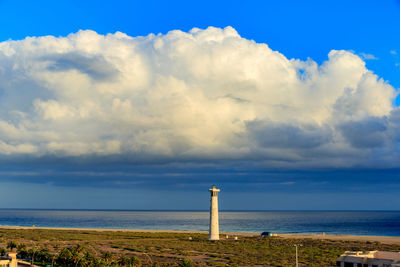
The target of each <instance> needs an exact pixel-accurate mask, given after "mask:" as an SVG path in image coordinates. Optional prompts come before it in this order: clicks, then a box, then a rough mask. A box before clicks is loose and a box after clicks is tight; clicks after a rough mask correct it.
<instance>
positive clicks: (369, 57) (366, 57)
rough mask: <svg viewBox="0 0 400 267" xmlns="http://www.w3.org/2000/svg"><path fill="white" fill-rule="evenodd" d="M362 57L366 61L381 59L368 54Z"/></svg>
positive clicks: (362, 54)
mask: <svg viewBox="0 0 400 267" xmlns="http://www.w3.org/2000/svg"><path fill="white" fill-rule="evenodd" d="M360 56H361V58H362V59H364V60H377V59H379V58H377V57H376V56H374V55H373V54H367V53H360Z"/></svg>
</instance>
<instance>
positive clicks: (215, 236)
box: [208, 185, 220, 240]
mask: <svg viewBox="0 0 400 267" xmlns="http://www.w3.org/2000/svg"><path fill="white" fill-rule="evenodd" d="M208 191H210V194H211V201H210V231H209V233H210V236H209V239H210V240H219V224H218V192H219V191H220V190H219V189H217V188H215V185H213V186H212V188H211V189H208Z"/></svg>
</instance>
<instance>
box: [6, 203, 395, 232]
mask: <svg viewBox="0 0 400 267" xmlns="http://www.w3.org/2000/svg"><path fill="white" fill-rule="evenodd" d="M219 218H220V220H219V224H220V231H221V232H251V233H261V232H265V231H267V232H272V233H313V234H320V233H322V232H325V233H327V234H344V235H374V236H400V211H220V212H219ZM0 225H3V226H32V225H34V226H37V227H61V228H104V229H156V230H190V231H208V225H209V212H208V211H151V210H148V211H144V210H141V211H135V210H36V209H0Z"/></svg>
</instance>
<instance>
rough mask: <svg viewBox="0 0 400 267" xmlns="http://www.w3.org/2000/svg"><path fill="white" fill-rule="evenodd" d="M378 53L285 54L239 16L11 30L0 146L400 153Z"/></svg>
mask: <svg viewBox="0 0 400 267" xmlns="http://www.w3.org/2000/svg"><path fill="white" fill-rule="evenodd" d="M371 56H372V55H367V54H364V55H361V57H360V56H357V55H355V54H354V53H352V52H349V51H344V50H332V51H331V52H330V53H329V55H328V60H326V61H325V62H323V63H322V64H321V65H318V64H317V63H316V62H314V61H313V60H312V59H308V60H306V61H301V60H298V59H288V58H286V57H285V56H284V55H283V54H281V53H279V52H277V51H273V50H272V49H270V48H269V47H268V45H267V44H263V43H256V42H254V41H252V40H248V39H245V38H242V37H241V36H240V35H239V34H238V33H237V32H236V31H235V30H234V29H233V28H232V27H227V28H224V29H220V28H213V27H209V28H207V29H205V30H201V29H197V28H194V29H192V30H191V31H190V32H182V31H179V30H175V31H171V32H169V33H167V34H165V35H163V34H158V35H154V34H150V35H148V36H141V37H130V36H127V35H126V34H123V33H120V32H117V33H115V34H107V35H100V34H97V33H96V32H93V31H79V32H78V33H75V34H70V35H68V36H67V37H53V36H44V37H28V38H26V39H24V40H20V41H6V42H2V43H0V158H1V160H3V161H5V160H9V159H10V158H13V160H16V161H18V159H19V158H20V159H21V161H22V159H23V161H27V160H31V161H33V160H35V159H49V158H52V157H54V158H58V159H71V158H75V159H94V160H99V159H102V162H107V161H110V162H121V161H123V162H132V163H140V162H142V163H143V162H145V163H151V162H153V163H157V162H163V163H165V162H169V163H177V162H188V161H189V162H197V163H204V162H210V161H213V162H216V161H227V162H232V161H238V160H239V161H241V160H242V161H252V162H253V163H254V164H260V165H262V166H267V167H287V168H297V167H307V168H310V167H348V166H356V165H357V166H360V165H361V166H370V165H371V164H380V165H383V166H392V165H395V164H396V163H397V162H398V160H397V155H398V148H397V145H394V144H395V143H396V142H397V140H398V139H399V136H400V132H399V131H398V129H399V122H398V120H397V119H393V118H395V117H396V116H397V115H396V114H397V113H398V108H397V107H394V106H393V104H392V103H393V101H394V98H395V97H396V91H395V90H394V88H393V87H392V86H391V85H389V84H388V83H386V82H385V81H384V80H383V79H381V78H379V77H378V76H377V75H375V74H374V73H373V72H372V71H370V70H368V69H367V68H366V66H365V62H364V60H363V59H371ZM377 157H379V158H381V160H380V161H376V158H377Z"/></svg>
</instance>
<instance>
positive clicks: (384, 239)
mask: <svg viewBox="0 0 400 267" xmlns="http://www.w3.org/2000/svg"><path fill="white" fill-rule="evenodd" d="M0 229H14V230H15V229H21V230H23V229H29V230H32V229H45V230H70V231H71V230H74V231H99V232H107V231H110V232H133V233H186V234H190V233H196V234H207V233H208V231H186V230H153V229H106V228H71V227H68V228H63V227H37V226H6V225H0ZM221 235H229V236H259V235H260V233H246V232H221ZM277 236H278V237H282V238H295V239H302V238H312V239H326V240H342V241H343V240H348V241H365V242H366V241H369V242H381V243H386V244H400V237H395V236H366V235H329V234H327V235H322V234H301V233H296V234H279V233H278V234H277Z"/></svg>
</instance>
